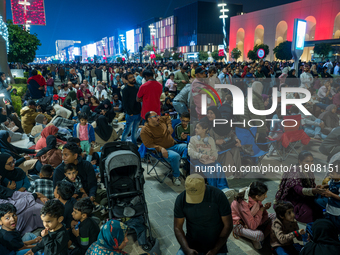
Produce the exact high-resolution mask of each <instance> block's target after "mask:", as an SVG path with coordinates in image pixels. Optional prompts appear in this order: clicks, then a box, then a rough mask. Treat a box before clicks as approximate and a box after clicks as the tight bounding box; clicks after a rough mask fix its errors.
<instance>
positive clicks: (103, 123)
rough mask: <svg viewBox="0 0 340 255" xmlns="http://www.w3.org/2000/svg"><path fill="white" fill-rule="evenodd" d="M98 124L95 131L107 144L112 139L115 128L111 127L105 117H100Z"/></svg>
mask: <svg viewBox="0 0 340 255" xmlns="http://www.w3.org/2000/svg"><path fill="white" fill-rule="evenodd" d="M96 123H97V127H96V128H95V129H94V131H95V132H96V134H97V135H98V136H99V137H100V138H101V139H103V140H104V141H105V142H106V141H107V140H109V139H110V137H111V135H112V131H113V128H112V127H111V126H109V123H108V122H107V119H106V117H105V116H103V115H101V116H99V117H98V119H97V121H96Z"/></svg>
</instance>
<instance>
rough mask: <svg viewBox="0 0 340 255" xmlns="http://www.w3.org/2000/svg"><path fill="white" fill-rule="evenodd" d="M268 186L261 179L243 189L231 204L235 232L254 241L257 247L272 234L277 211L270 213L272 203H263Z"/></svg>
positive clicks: (259, 247) (260, 246)
mask: <svg viewBox="0 0 340 255" xmlns="http://www.w3.org/2000/svg"><path fill="white" fill-rule="evenodd" d="M267 191H268V187H267V186H266V185H265V184H264V183H262V182H259V181H256V182H252V183H251V184H250V185H249V187H247V188H244V189H241V190H240V193H239V194H238V195H237V197H236V198H235V200H234V201H233V202H232V204H231V212H232V218H233V224H234V229H233V234H234V236H235V238H238V237H239V236H243V237H245V238H247V239H250V240H251V241H252V242H253V245H254V248H255V249H261V248H262V241H264V239H265V238H266V237H267V236H268V235H269V234H270V232H271V225H272V220H274V219H275V213H270V214H268V212H267V210H268V209H269V208H270V207H271V203H266V204H265V205H264V206H263V205H262V201H263V200H265V199H266V197H267Z"/></svg>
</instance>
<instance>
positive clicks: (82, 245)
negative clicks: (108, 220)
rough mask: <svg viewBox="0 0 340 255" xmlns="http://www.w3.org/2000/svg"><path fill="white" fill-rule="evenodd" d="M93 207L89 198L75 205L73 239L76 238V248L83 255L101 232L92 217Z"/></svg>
mask: <svg viewBox="0 0 340 255" xmlns="http://www.w3.org/2000/svg"><path fill="white" fill-rule="evenodd" d="M93 208H94V206H93V204H92V202H91V200H90V199H89V198H82V199H81V200H79V201H78V202H77V203H75V205H74V207H73V213H72V216H73V219H74V220H75V222H73V226H72V234H73V236H72V239H73V240H74V239H76V240H74V242H73V244H74V245H76V246H77V248H76V249H79V251H80V254H81V255H84V254H85V253H86V250H87V249H88V248H89V247H90V245H91V244H92V243H94V242H95V241H97V238H98V234H99V232H100V229H99V226H98V224H97V223H96V222H95V221H94V220H93V219H92V218H91V213H92V211H93ZM79 221H80V224H79V228H78V229H76V228H75V225H76V222H79Z"/></svg>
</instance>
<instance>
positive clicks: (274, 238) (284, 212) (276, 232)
mask: <svg viewBox="0 0 340 255" xmlns="http://www.w3.org/2000/svg"><path fill="white" fill-rule="evenodd" d="M275 213H276V216H277V218H276V219H275V220H274V221H273V224H272V230H271V233H270V245H271V246H272V248H273V249H274V250H275V251H276V253H277V254H279V255H280V254H283V255H285V254H289V255H298V254H299V252H300V250H301V248H302V247H301V246H300V245H299V244H294V242H293V239H294V238H295V237H297V238H299V239H301V236H302V235H304V234H305V233H306V232H305V230H304V229H300V230H299V226H298V224H297V221H296V220H295V213H294V206H293V204H292V203H290V202H286V201H279V202H278V203H277V204H276V206H275Z"/></svg>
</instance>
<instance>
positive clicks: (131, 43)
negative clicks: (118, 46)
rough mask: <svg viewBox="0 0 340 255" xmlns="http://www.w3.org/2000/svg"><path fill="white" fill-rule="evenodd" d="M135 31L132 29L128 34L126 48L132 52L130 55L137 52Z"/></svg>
mask: <svg viewBox="0 0 340 255" xmlns="http://www.w3.org/2000/svg"><path fill="white" fill-rule="evenodd" d="M134 34H135V31H134V30H133V29H132V30H130V31H127V32H126V48H127V49H128V50H130V53H133V52H135V49H134V48H135V47H134V44H135V35H134Z"/></svg>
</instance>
